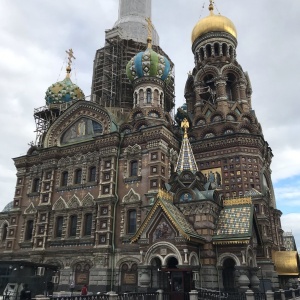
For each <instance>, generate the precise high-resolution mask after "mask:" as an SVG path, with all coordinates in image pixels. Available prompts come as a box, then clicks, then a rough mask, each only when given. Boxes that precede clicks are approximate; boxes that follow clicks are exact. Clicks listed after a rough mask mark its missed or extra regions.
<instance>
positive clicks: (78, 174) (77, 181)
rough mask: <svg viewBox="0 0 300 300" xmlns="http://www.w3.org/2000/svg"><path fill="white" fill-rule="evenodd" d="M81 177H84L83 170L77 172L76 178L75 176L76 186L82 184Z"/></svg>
mask: <svg viewBox="0 0 300 300" xmlns="http://www.w3.org/2000/svg"><path fill="white" fill-rule="evenodd" d="M81 177H82V170H81V169H78V170H76V171H75V176H74V183H75V184H80V183H81Z"/></svg>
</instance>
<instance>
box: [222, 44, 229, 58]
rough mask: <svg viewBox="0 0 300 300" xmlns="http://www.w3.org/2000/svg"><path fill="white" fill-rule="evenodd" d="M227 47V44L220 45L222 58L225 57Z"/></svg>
mask: <svg viewBox="0 0 300 300" xmlns="http://www.w3.org/2000/svg"><path fill="white" fill-rule="evenodd" d="M227 51H228V47H227V44H223V45H222V52H223V56H227Z"/></svg>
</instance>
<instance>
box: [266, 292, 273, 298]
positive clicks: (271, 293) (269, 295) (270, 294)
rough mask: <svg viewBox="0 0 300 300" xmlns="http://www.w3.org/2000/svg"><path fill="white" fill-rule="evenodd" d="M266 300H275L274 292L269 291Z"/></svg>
mask: <svg viewBox="0 0 300 300" xmlns="http://www.w3.org/2000/svg"><path fill="white" fill-rule="evenodd" d="M266 300H274V292H272V291H267V292H266Z"/></svg>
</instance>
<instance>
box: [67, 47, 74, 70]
mask: <svg viewBox="0 0 300 300" xmlns="http://www.w3.org/2000/svg"><path fill="white" fill-rule="evenodd" d="M66 53H67V54H68V56H69V57H68V67H69V68H71V65H72V58H74V59H76V57H75V56H74V55H73V49H72V48H71V49H69V51H67V50H66Z"/></svg>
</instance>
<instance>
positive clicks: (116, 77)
mask: <svg viewBox="0 0 300 300" xmlns="http://www.w3.org/2000/svg"><path fill="white" fill-rule="evenodd" d="M109 34H110V32H107V36H109ZM146 47H147V45H146V44H145V43H140V42H135V41H133V40H125V39H122V38H121V37H120V35H119V34H118V33H113V34H111V35H110V38H106V44H105V46H104V47H103V48H101V49H99V50H97V52H96V57H95V61H94V72H93V82H92V95H93V100H92V101H94V102H96V103H98V104H100V105H102V106H104V107H110V108H113V107H118V108H121V109H123V110H124V111H129V110H130V109H132V107H133V87H132V84H131V82H130V81H129V79H128V78H127V75H126V65H127V63H128V62H129V61H130V59H131V58H132V57H134V56H135V55H136V54H137V53H138V52H141V51H144V50H145V49H146ZM153 50H154V51H156V52H157V53H159V54H161V55H163V56H166V57H167V58H168V59H169V57H168V56H167V55H166V53H164V52H163V50H162V49H161V48H160V47H159V46H153ZM169 61H170V63H171V67H172V69H173V67H174V64H173V62H172V61H171V60H170V59H169ZM174 80H175V78H174V73H172V76H171V77H170V81H169V82H168V84H166V87H165V110H166V111H168V112H171V110H172V108H173V107H174V106H175V94H174V90H175V86H174Z"/></svg>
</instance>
